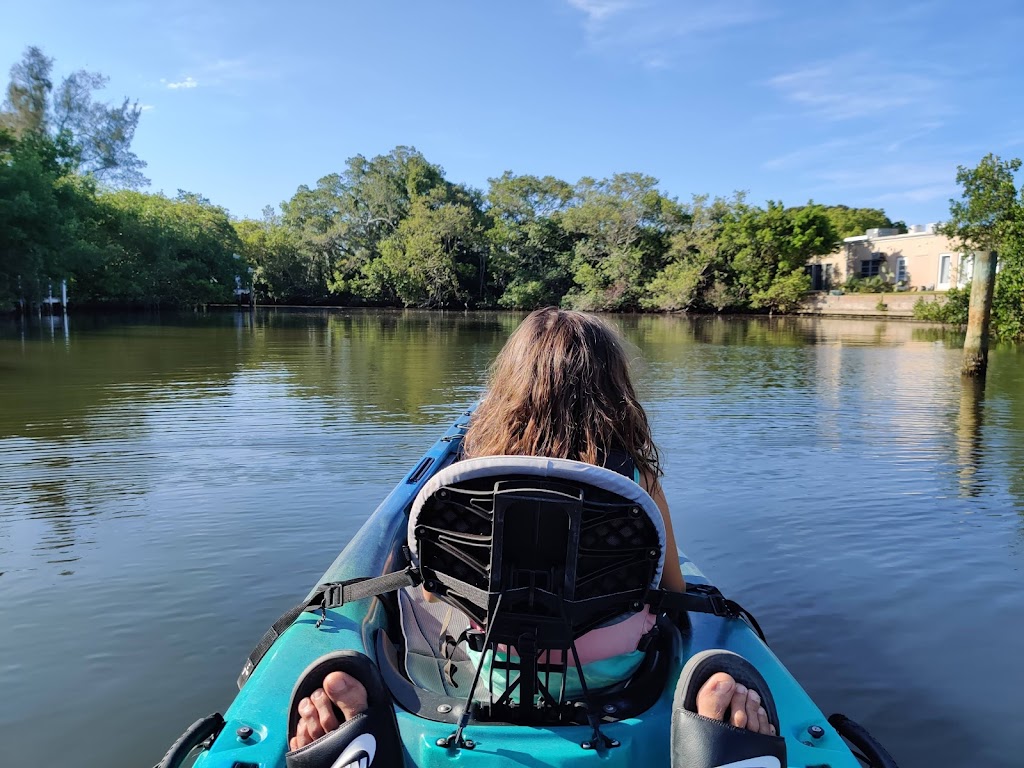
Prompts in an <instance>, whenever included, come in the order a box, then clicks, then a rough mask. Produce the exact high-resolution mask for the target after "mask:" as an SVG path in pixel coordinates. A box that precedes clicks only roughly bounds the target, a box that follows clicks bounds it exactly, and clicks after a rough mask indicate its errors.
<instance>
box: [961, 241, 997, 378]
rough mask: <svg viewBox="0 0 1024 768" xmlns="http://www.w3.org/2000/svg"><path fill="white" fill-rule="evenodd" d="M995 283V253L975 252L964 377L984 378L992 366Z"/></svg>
mask: <svg viewBox="0 0 1024 768" xmlns="http://www.w3.org/2000/svg"><path fill="white" fill-rule="evenodd" d="M962 263H963V259H962V257H961V264H962ZM995 283H996V254H995V251H977V252H975V254H974V276H973V279H972V280H971V303H970V308H969V310H968V315H967V337H966V338H965V339H964V357H963V363H962V365H961V367H960V374H961V375H962V376H977V377H981V376H984V375H985V369H986V368H987V367H988V330H989V321H990V320H991V317H992V293H993V290H994V288H995Z"/></svg>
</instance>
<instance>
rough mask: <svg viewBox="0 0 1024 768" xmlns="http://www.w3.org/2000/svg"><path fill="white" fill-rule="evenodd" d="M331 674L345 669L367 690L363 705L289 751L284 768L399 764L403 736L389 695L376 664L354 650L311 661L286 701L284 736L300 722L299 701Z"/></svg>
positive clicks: (365, 767) (292, 732)
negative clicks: (400, 733)
mask: <svg viewBox="0 0 1024 768" xmlns="http://www.w3.org/2000/svg"><path fill="white" fill-rule="evenodd" d="M331 672H346V673H348V674H350V675H352V677H354V678H355V679H356V680H358V681H359V682H360V683H362V684H363V686H364V687H365V688H366V701H367V705H368V706H367V709H366V711H365V712H363V713H362V714H359V715H356V716H355V717H353V718H352V719H351V720H346V721H344V722H342V720H343V717H342V715H341V713H340V712H338V710H337V708H335V712H334V714H335V716H336V717H337V718H338V721H339V722H341V725H340V726H338V728H336V729H335V730H333V731H331V732H330V733H327V734H324V735H323V736H321V737H320V738H319V739H317V740H316V741H314V742H312V743H311V744H307V745H306V746H304V747H300V748H299V749H296V750H294V751H293V752H288V753H287V754H286V755H285V763H286V765H287V766H288V768H399V766H401V765H402V764H403V763H402V740H401V738H400V737H399V735H398V722H397V721H396V720H395V709H394V706H393V705H392V703H391V696H390V694H389V693H388V690H387V688H385V686H384V681H383V680H382V679H381V676H380V672H379V671H378V670H377V667H376V665H375V664H374V663H373V662H372V661H370V659H368V658H367V657H366V656H364V655H363V654H361V653H358V652H356V651H337V652H335V653H332V654H328V655H327V656H323V657H321V658H320V659H318V660H317V661H315V662H313V664H312V665H310V666H309V667H308V668H307V669H306V671H305V672H303V673H302V676H301V677H300V678H299V681H298V683H297V684H296V686H295V690H294V691H292V698H291V702H290V703H289V704H288V740H289V741H291V738H292V736H294V735H295V730H296V728H297V727H298V724H299V712H298V706H299V702H300V701H302V700H303V699H304V698H306V697H307V696H309V695H310V694H311V693H312V692H313V691H315V690H316V689H317V688H320V687H321V686H322V685H323V683H324V678H325V677H327V675H329V674H330V673H331Z"/></svg>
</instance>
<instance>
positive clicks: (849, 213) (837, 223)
mask: <svg viewBox="0 0 1024 768" xmlns="http://www.w3.org/2000/svg"><path fill="white" fill-rule="evenodd" d="M807 205H808V206H815V204H814V203H813V202H810V203H808V204H807ZM816 207H818V208H819V209H820V210H821V212H822V213H824V214H825V215H826V216H827V217H828V220H829V221H830V222H832V227H833V228H834V229H835V231H836V235H837V236H838V237H839V239H840V240H842V239H844V238H847V237H855V236H857V235H863V234H864V233H865V232H867V231H868V230H869V229H875V228H883V229H898V230H900V231H901V232H906V231H907V227H906V225H905V224H904V223H903V222H902V221H897V222H894V221H892V220H891V219H890V218H889V217H888V216H886V215H885V211H883V210H882V209H881V208H850V207H849V206H846V205H826V206H816Z"/></svg>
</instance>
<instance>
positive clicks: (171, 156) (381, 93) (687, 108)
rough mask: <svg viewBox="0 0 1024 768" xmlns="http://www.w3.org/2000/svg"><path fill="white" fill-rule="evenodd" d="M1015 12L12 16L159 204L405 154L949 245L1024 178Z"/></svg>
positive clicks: (842, 9)
mask: <svg viewBox="0 0 1024 768" xmlns="http://www.w3.org/2000/svg"><path fill="white" fill-rule="evenodd" d="M1021 40H1024V3H1022V2H1021V1H1020V0H972V1H971V2H966V3H965V2H962V0H936V1H935V2H916V3H915V2H900V1H899V0H888V1H887V2H876V1H875V0H863V1H861V2H841V0H835V1H829V2H826V1H824V0H515V1H514V2H513V0H506V1H505V2H499V1H498V0H487V1H486V2H485V1H484V0H473V1H471V0H451V1H450V2H449V1H446V0H432V1H427V0H363V2H356V1H355V0H332V1H331V2H325V1H324V0H305V2H295V3H286V2H283V1H282V0H278V1H277V2H265V1H264V0H246V1H245V2H235V1H234V0H163V1H162V2H139V1H138V0H90V2H88V3H85V2H81V0H51V1H50V2H46V3H27V2H18V3H15V2H14V0H7V2H6V3H5V4H4V7H3V9H2V10H0V70H2V69H3V68H4V67H7V66H9V65H10V64H13V63H14V62H15V61H16V60H17V59H18V58H20V56H21V53H22V51H23V50H24V49H25V48H26V47H27V46H29V45H37V46H40V47H41V48H42V49H43V50H44V52H45V53H46V54H47V55H49V56H52V57H54V58H55V59H56V63H55V75H56V76H57V77H58V78H59V77H61V76H63V75H66V74H68V73H70V72H71V71H73V70H77V69H88V70H90V71H97V72H101V73H103V74H105V75H108V76H109V77H110V82H109V85H108V87H107V89H106V91H105V92H104V93H103V96H104V98H107V99H110V100H115V99H118V100H119V99H121V98H124V97H125V96H127V97H131V98H132V99H135V100H137V101H138V103H139V104H140V105H141V108H142V109H143V113H142V116H141V120H140V124H139V127H138V130H137V133H136V137H135V143H134V149H135V151H136V153H137V154H138V155H139V156H140V157H141V158H142V159H143V160H145V161H146V162H147V163H148V167H147V169H146V171H145V172H146V174H147V176H148V177H149V178H150V179H151V181H152V183H151V185H150V187H149V189H150V190H151V191H164V192H166V193H167V194H171V195H173V194H175V193H176V192H177V190H178V189H184V190H188V191H191V192H198V193H201V194H203V195H206V196H207V197H209V198H210V199H211V200H213V201H214V202H215V203H218V204H220V205H223V206H225V207H226V208H228V209H229V210H230V212H231V213H232V214H233V215H235V216H239V217H241V216H258V215H259V214H260V211H261V209H262V208H263V207H264V206H265V205H268V204H269V205H277V204H279V203H280V202H281V201H283V200H287V199H288V198H290V197H291V196H292V195H293V194H294V193H295V190H296V189H297V187H298V186H299V185H301V184H308V185H310V186H312V185H314V184H315V183H316V181H317V179H319V178H320V177H322V176H325V175H327V174H329V173H332V172H337V171H340V170H342V169H343V168H344V164H345V160H346V158H349V157H351V156H353V155H356V154H362V155H365V156H367V157H371V156H373V155H377V154H382V153H386V152H388V151H390V150H391V149H392V148H393V147H395V146H396V145H400V144H404V145H411V146H415V147H416V148H417V149H419V150H420V151H421V152H423V153H424V155H425V156H426V157H427V159H428V160H430V161H431V162H434V163H437V164H439V165H441V166H442V167H443V168H444V169H445V171H446V173H447V176H448V178H449V179H451V180H452V181H456V182H462V183H466V184H468V185H470V186H474V187H477V188H481V189H486V186H487V179H488V178H491V177H496V176H499V175H501V173H502V172H504V171H505V170H511V171H513V172H515V173H531V174H538V175H547V174H551V175H554V176H557V177H560V178H563V179H566V180H568V181H576V180H577V179H579V178H580V177H582V176H592V177H596V178H601V177H606V176H609V175H611V174H613V173H617V172H623V171H640V172H643V173H647V174H650V175H651V176H654V177H656V178H658V179H659V180H660V182H661V188H662V189H663V191H665V192H667V193H668V194H670V195H672V196H675V197H678V198H680V199H681V200H688V199H689V198H690V196H691V195H693V194H710V195H722V196H728V195H731V194H732V193H733V192H734V191H736V190H745V191H747V192H748V195H749V198H748V199H749V200H751V201H752V202H755V203H759V204H760V203H763V202H764V201H766V200H769V199H771V200H781V201H782V202H784V203H785V204H787V205H798V204H801V203H804V202H806V201H807V200H810V199H813V200H815V201H816V202H821V203H827V204H839V203H842V204H846V205H850V206H871V207H882V208H884V209H885V210H886V212H887V213H888V214H889V216H890V217H891V218H893V219H894V220H895V219H902V220H904V221H906V222H907V223H908V224H913V223H928V222H932V221H941V220H942V219H943V218H944V217H945V216H946V215H947V214H948V210H949V198H950V197H952V196H956V195H957V194H958V192H957V186H956V181H955V177H956V168H957V166H958V165H970V166H973V165H975V164H976V163H977V162H978V160H979V159H980V158H981V157H982V156H984V155H985V154H986V153H988V152H994V153H996V154H998V155H1001V156H1003V157H1018V156H1022V155H1024V99H1022V95H1024V45H1022V44H1021V42H1020V41H1021Z"/></svg>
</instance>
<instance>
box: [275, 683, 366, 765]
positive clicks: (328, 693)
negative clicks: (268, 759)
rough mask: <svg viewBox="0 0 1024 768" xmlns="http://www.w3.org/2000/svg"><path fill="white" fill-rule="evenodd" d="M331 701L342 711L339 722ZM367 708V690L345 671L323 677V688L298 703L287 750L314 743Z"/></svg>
mask: <svg viewBox="0 0 1024 768" xmlns="http://www.w3.org/2000/svg"><path fill="white" fill-rule="evenodd" d="M332 702H333V703H334V705H335V706H337V708H338V710H339V711H340V712H341V715H342V720H340V721H339V720H338V716H337V715H336V714H335V711H334V707H333V706H332V705H331V703H332ZM366 706H367V704H366V689H365V688H364V687H363V684H362V683H360V682H359V681H358V680H356V679H355V678H354V677H352V676H351V675H348V674H345V673H344V672H331V674H329V675H327V677H325V678H324V685H323V687H322V688H317V689H316V690H315V691H313V693H312V694H311V695H310V696H309V697H308V698H305V699H302V700H301V701H300V702H299V706H298V710H299V724H298V726H296V729H295V735H294V736H293V737H292V739H291V741H289V742H288V748H289V749H291V750H296V749H299V748H300V747H304V746H306V745H307V744H311V743H313V742H314V741H316V740H317V739H319V738H320V737H321V736H323V735H324V734H325V733H330V732H331V731H333V730H334V729H335V728H337V727H338V726H339V725H341V723H343V722H345V721H346V720H351V719H352V718H353V717H355V716H356V715H358V714H359V713H361V712H365V711H366Z"/></svg>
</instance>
